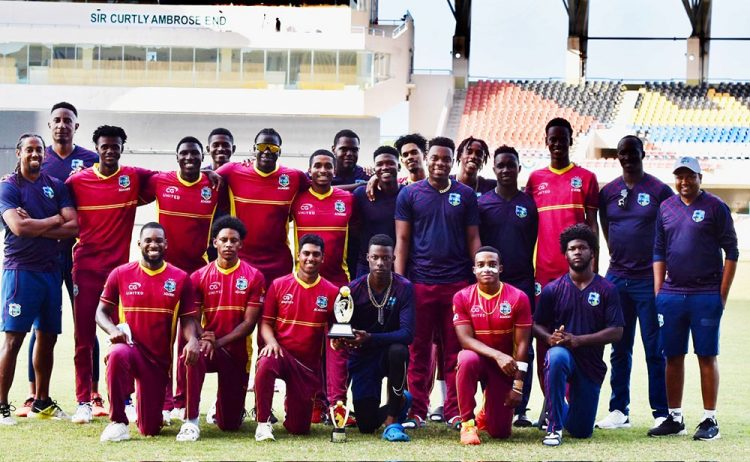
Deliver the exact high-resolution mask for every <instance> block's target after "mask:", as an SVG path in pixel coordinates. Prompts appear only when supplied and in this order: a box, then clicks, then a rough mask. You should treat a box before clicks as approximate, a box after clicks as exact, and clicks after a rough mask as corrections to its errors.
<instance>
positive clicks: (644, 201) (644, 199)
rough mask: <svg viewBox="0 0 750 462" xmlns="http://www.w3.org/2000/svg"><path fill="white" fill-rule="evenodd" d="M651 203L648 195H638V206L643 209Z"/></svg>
mask: <svg viewBox="0 0 750 462" xmlns="http://www.w3.org/2000/svg"><path fill="white" fill-rule="evenodd" d="M650 203H651V196H649V195H648V193H638V205H640V206H641V207H645V206H647V205H648V204H650Z"/></svg>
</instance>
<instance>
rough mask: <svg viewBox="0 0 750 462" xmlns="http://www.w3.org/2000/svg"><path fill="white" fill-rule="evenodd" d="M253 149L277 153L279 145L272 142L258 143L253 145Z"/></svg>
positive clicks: (279, 148) (279, 149)
mask: <svg viewBox="0 0 750 462" xmlns="http://www.w3.org/2000/svg"><path fill="white" fill-rule="evenodd" d="M255 150H256V151H258V152H266V151H270V152H271V154H278V153H279V151H281V146H279V145H278V144H272V143H258V144H256V145H255Z"/></svg>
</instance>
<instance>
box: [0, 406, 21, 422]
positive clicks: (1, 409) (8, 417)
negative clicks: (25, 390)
mask: <svg viewBox="0 0 750 462" xmlns="http://www.w3.org/2000/svg"><path fill="white" fill-rule="evenodd" d="M14 410H15V407H13V406H12V405H10V404H0V425H15V424H16V423H17V422H16V419H14V418H13V411H14Z"/></svg>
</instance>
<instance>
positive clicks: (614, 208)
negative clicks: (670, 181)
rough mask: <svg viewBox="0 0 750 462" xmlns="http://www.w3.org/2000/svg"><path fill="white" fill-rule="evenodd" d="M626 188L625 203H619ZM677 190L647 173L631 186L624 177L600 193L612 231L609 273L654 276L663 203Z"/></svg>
mask: <svg viewBox="0 0 750 462" xmlns="http://www.w3.org/2000/svg"><path fill="white" fill-rule="evenodd" d="M623 191H626V192H627V197H626V198H625V200H624V206H623V207H620V206H619V205H618V203H619V201H620V199H621V198H622V195H623ZM673 195H674V193H673V192H672V190H671V189H670V188H669V186H667V185H666V184H664V183H662V182H661V181H660V180H659V179H658V178H656V177H654V176H652V175H649V174H648V173H647V174H645V176H644V177H643V179H641V181H640V182H638V183H637V184H635V185H634V186H633V189H628V187H627V185H626V184H625V181H623V179H622V177H619V178H617V179H615V180H613V181H611V182H610V183H608V184H607V185H606V186H604V187H603V188H602V190H601V191H600V192H599V217H600V218H601V223H602V228H604V229H607V231H608V240H607V246H608V247H609V257H610V260H609V270H608V272H609V273H612V274H614V275H615V276H618V277H621V278H630V279H653V277H654V270H653V267H652V265H653V255H654V252H653V242H654V234H655V232H656V231H655V230H656V214H657V213H658V212H659V205H660V204H661V203H662V202H663V201H664V200H665V199H668V198H670V197H672V196H673Z"/></svg>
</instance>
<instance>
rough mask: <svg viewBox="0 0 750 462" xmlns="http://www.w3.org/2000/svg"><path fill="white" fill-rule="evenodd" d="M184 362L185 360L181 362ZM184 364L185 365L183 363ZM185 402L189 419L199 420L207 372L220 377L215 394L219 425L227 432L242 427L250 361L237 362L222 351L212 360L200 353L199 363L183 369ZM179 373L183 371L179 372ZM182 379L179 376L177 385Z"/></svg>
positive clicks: (217, 423)
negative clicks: (248, 362) (248, 363)
mask: <svg viewBox="0 0 750 462" xmlns="http://www.w3.org/2000/svg"><path fill="white" fill-rule="evenodd" d="M180 362H182V361H180ZM183 364H184V363H183ZM183 370H185V373H186V375H185V377H184V380H183V383H184V384H185V403H186V412H187V418H188V419H197V418H198V414H199V406H200V399H201V390H202V389H203V380H204V379H205V377H206V373H207V372H216V373H217V374H218V376H219V389H218V390H217V392H216V425H217V426H218V427H219V428H220V429H221V430H224V431H235V430H238V429H239V428H240V426H241V425H242V420H243V414H244V411H245V394H246V393H247V380H248V376H249V374H248V372H247V362H246V361H242V360H237V359H236V358H234V357H232V355H230V354H229V352H227V350H225V349H223V348H220V349H218V350H216V351H214V355H213V358H211V359H209V358H208V357H207V356H205V355H203V354H201V355H200V357H199V358H198V361H197V362H196V363H195V364H193V365H191V366H188V367H184V368H183ZM177 371H178V373H179V371H180V368H178V369H177ZM179 382H180V379H179V377H178V383H179Z"/></svg>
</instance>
